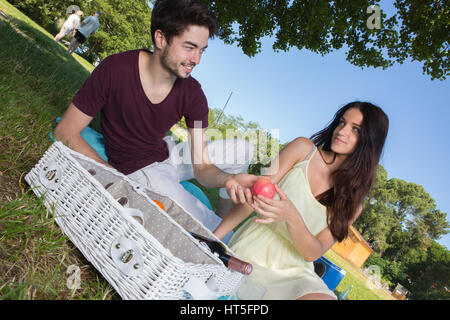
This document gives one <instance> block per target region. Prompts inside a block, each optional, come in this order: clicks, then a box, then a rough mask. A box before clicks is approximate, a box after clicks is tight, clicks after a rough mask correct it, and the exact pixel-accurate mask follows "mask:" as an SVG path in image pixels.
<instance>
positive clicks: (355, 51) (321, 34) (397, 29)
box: [204, 0, 450, 80]
mask: <svg viewBox="0 0 450 320" xmlns="http://www.w3.org/2000/svg"><path fill="white" fill-rule="evenodd" d="M204 1H205V2H206V3H207V4H209V6H210V8H211V9H212V10H213V11H214V12H215V14H216V16H217V17H218V19H219V23H220V33H219V36H220V38H221V39H223V40H224V41H225V43H229V44H232V43H237V45H238V46H239V47H241V48H242V51H243V52H244V53H245V54H246V55H248V56H250V57H251V56H254V55H255V54H257V53H259V52H260V51H261V38H263V37H266V36H273V37H274V38H275V42H274V44H273V49H274V50H275V51H278V50H283V51H287V50H289V49H290V48H292V47H295V48H298V49H300V50H301V49H308V50H311V51H313V52H315V53H319V54H321V55H325V54H328V53H330V52H332V51H333V50H336V49H341V48H345V49H346V50H347V52H346V54H347V60H348V61H349V62H350V63H352V64H353V65H355V66H358V67H362V68H363V67H375V68H378V67H381V68H383V69H385V68H387V67H390V66H392V65H393V64H394V63H403V62H404V61H406V60H407V59H412V60H417V61H419V62H422V63H423V71H424V73H426V74H428V75H430V76H431V79H436V78H437V79H441V80H443V79H445V78H446V76H447V75H448V72H449V52H448V48H449V47H448V46H449V40H448V35H449V34H450V32H449V31H450V30H449V29H450V27H449V26H450V14H449V6H448V3H447V1H434V0H396V1H395V7H396V8H397V12H396V13H395V14H394V15H393V16H392V17H389V18H388V17H387V16H386V14H384V13H383V12H382V10H383V8H381V16H382V21H381V28H380V29H369V28H368V27H367V24H366V22H367V20H368V19H369V18H370V16H371V14H370V13H367V8H368V7H369V6H371V5H376V4H378V3H379V2H380V1H379V0H352V1H328V0H293V1H290V0H274V1H256V0H248V1H234V0H220V1H217V0H204Z"/></svg>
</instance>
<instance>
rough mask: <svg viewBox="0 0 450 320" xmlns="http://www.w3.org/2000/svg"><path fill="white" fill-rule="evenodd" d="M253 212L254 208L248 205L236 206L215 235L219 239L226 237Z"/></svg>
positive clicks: (218, 227)
mask: <svg viewBox="0 0 450 320" xmlns="http://www.w3.org/2000/svg"><path fill="white" fill-rule="evenodd" d="M252 212H253V208H252V207H251V206H249V205H248V204H247V203H240V204H236V205H235V206H233V208H231V210H230V211H229V212H228V213H227V215H226V216H225V218H223V220H222V221H221V222H220V224H219V225H218V226H217V228H216V230H214V232H213V233H214V235H215V236H217V237H218V238H219V239H222V238H223V237H225V236H226V235H227V234H228V232H230V231H231V230H233V228H234V227H236V226H237V225H238V224H239V223H241V222H242V221H243V220H244V219H245V218H247V217H248V216H249V215H250V214H251V213H252Z"/></svg>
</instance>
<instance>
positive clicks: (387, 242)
mask: <svg viewBox="0 0 450 320" xmlns="http://www.w3.org/2000/svg"><path fill="white" fill-rule="evenodd" d="M395 227H396V226H395V225H394V226H393V227H392V228H391V231H389V234H388V236H387V237H386V241H385V242H386V244H389V241H390V240H391V237H392V235H393V234H394V231H395ZM384 251H385V250H380V258H383V255H384Z"/></svg>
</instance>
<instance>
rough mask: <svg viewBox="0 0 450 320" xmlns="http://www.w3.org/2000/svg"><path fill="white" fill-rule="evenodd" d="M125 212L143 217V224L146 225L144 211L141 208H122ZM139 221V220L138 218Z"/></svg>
mask: <svg viewBox="0 0 450 320" xmlns="http://www.w3.org/2000/svg"><path fill="white" fill-rule="evenodd" d="M120 210H121V211H122V212H123V213H124V214H127V215H129V216H131V217H133V218H140V219H141V221H142V222H141V224H142V225H144V214H143V213H142V211H141V210H139V209H135V208H125V207H123V208H121V209H120ZM138 222H139V220H138Z"/></svg>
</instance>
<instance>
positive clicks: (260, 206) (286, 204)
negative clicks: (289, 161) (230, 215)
mask: <svg viewBox="0 0 450 320" xmlns="http://www.w3.org/2000/svg"><path fill="white" fill-rule="evenodd" d="M275 190H276V192H277V193H278V195H279V196H280V200H273V199H269V198H266V197H263V196H261V195H258V196H255V197H254V202H253V204H252V207H253V209H254V210H255V211H256V212H257V213H258V214H260V215H261V216H263V217H264V218H263V219H255V222H258V223H264V224H268V223H272V222H281V221H284V222H289V221H290V220H291V219H292V218H294V217H296V216H298V214H299V213H298V211H297V208H296V207H295V205H294V204H293V203H292V201H291V200H289V198H288V197H287V196H286V195H285V194H284V192H283V191H282V190H281V189H280V188H279V187H278V186H277V185H275Z"/></svg>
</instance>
